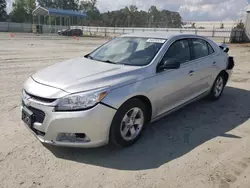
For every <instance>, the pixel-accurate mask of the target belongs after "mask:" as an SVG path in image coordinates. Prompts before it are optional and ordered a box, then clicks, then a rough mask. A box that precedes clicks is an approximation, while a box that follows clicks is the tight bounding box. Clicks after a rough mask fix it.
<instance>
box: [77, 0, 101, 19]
mask: <svg viewBox="0 0 250 188" xmlns="http://www.w3.org/2000/svg"><path fill="white" fill-rule="evenodd" d="M96 3H97V0H89V1H86V0H85V1H81V2H80V6H79V10H81V11H84V12H86V13H87V15H88V19H89V20H101V14H100V11H99V10H98V8H97V7H96Z"/></svg>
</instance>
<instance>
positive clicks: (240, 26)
mask: <svg viewBox="0 0 250 188" xmlns="http://www.w3.org/2000/svg"><path fill="white" fill-rule="evenodd" d="M235 28H237V29H244V28H245V25H244V23H243V22H242V20H240V22H239V23H238V24H237V25H236V27H235Z"/></svg>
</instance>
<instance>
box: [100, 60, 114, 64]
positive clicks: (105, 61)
mask: <svg viewBox="0 0 250 188" xmlns="http://www.w3.org/2000/svg"><path fill="white" fill-rule="evenodd" d="M102 62H104V63H111V64H117V63H116V62H113V61H110V60H103V61H102Z"/></svg>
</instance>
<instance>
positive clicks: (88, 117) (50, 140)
mask: <svg viewBox="0 0 250 188" xmlns="http://www.w3.org/2000/svg"><path fill="white" fill-rule="evenodd" d="M29 106H30V107H32V108H35V109H39V110H41V111H43V112H44V114H45V118H44V120H43V122H42V123H38V122H34V123H33V124H32V126H31V127H29V126H28V125H26V124H25V125H26V127H27V128H28V129H29V130H30V131H31V132H32V133H33V134H34V135H35V136H36V138H37V139H38V140H40V141H41V142H42V143H46V144H51V145H55V146H64V147H84V148H90V147H99V146H103V145H105V144H108V142H109V130H110V125H111V122H112V120H113V117H114V115H115V113H116V110H115V109H112V108H110V107H107V106H105V105H102V104H98V105H97V106H95V107H93V108H91V109H89V110H84V111H76V112H55V111H54V107H51V106H45V105H42V104H37V103H34V102H31V103H30V104H29ZM21 108H23V105H22V107H21ZM38 132H39V133H43V134H38ZM61 133H77V134H79V133H83V134H85V135H86V136H87V137H88V138H89V141H87V142H78V141H75V142H72V141H65V140H64V141H59V140H58V135H59V134H61Z"/></svg>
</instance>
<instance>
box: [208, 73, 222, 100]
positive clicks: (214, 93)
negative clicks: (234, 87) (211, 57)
mask: <svg viewBox="0 0 250 188" xmlns="http://www.w3.org/2000/svg"><path fill="white" fill-rule="evenodd" d="M225 85H226V79H225V76H224V75H223V74H219V75H218V76H217V78H216V79H215V81H214V84H213V87H212V89H211V91H210V93H209V99H210V100H213V101H215V100H218V99H219V98H220V97H221V95H222V93H223V91H224V88H225Z"/></svg>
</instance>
